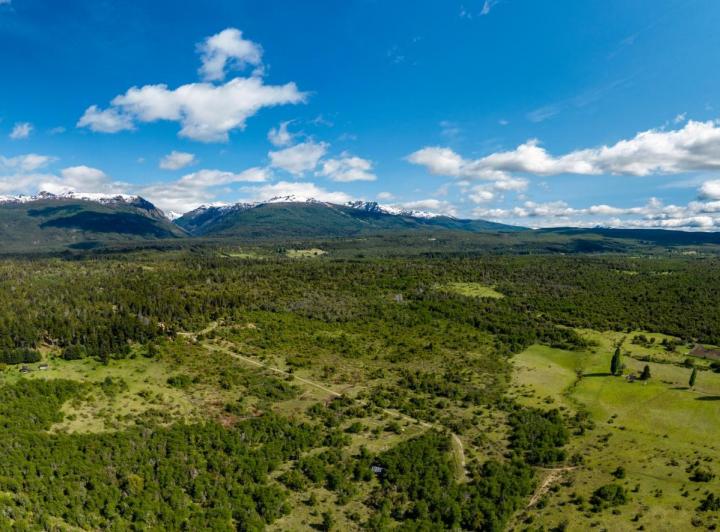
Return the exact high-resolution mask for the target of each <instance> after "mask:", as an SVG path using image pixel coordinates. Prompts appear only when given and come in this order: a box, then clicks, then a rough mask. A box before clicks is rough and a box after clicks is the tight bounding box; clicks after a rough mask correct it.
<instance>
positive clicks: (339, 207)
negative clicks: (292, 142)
mask: <svg viewBox="0 0 720 532" xmlns="http://www.w3.org/2000/svg"><path fill="white" fill-rule="evenodd" d="M175 223H177V224H178V225H179V226H180V227H182V228H183V229H185V230H186V231H187V232H188V233H190V234H191V235H196V236H243V237H252V238H255V237H266V238H267V237H272V236H292V237H296V236H348V235H355V234H360V233H368V232H378V231H387V230H393V231H408V230H414V229H425V230H430V229H447V230H456V229H459V230H464V231H487V230H497V231H506V230H511V229H509V226H504V225H502V224H493V223H491V222H485V221H482V220H459V219H456V218H453V217H451V216H447V215H443V214H438V213H434V212H427V211H417V210H411V209H406V208H403V207H400V206H391V205H380V204H378V203H377V202H365V201H352V202H347V203H344V204H337V203H332V202H327V201H322V200H319V199H317V198H311V197H300V196H280V197H275V198H271V199H268V200H263V201H258V202H253V203H236V204H234V205H218V204H215V205H203V206H201V207H198V208H197V209H195V210H192V211H190V212H187V213H185V214H184V215H183V216H181V217H180V218H178V219H177V220H176V221H175ZM513 229H514V228H513Z"/></svg>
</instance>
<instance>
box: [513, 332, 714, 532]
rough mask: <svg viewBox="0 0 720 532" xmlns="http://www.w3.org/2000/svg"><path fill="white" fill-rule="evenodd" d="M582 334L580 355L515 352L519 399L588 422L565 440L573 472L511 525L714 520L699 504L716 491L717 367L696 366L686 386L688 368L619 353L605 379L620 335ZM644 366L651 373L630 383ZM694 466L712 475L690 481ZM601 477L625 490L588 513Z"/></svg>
mask: <svg viewBox="0 0 720 532" xmlns="http://www.w3.org/2000/svg"><path fill="white" fill-rule="evenodd" d="M581 332H582V334H584V335H585V336H587V337H588V338H592V339H593V340H594V341H595V342H596V344H597V345H596V346H595V347H593V348H591V349H588V350H586V351H580V352H572V351H564V350H559V349H553V348H550V347H546V346H539V345H535V346H532V347H530V348H529V349H527V350H526V351H524V352H522V353H520V354H518V355H517V356H515V357H514V364H515V370H516V371H515V376H514V388H513V389H514V393H515V394H516V395H517V397H518V400H519V401H520V402H522V403H525V404H528V405H533V406H542V407H544V408H548V407H550V406H555V407H560V408H561V409H563V410H564V411H565V412H566V414H567V415H568V416H574V415H576V414H577V413H578V412H580V413H585V414H586V415H588V416H589V418H590V420H591V421H592V424H593V425H594V426H593V427H592V428H590V429H589V430H586V431H584V433H582V434H577V435H576V436H575V437H573V438H572V439H571V442H570V444H569V446H568V451H569V452H568V455H569V456H571V459H570V462H569V463H570V464H572V465H571V467H574V469H571V470H569V471H566V472H563V474H562V475H559V476H558V478H557V481H556V482H554V483H553V484H552V485H551V486H550V488H549V489H548V490H547V493H546V494H545V495H544V496H543V497H542V498H541V499H540V501H539V502H538V503H537V504H535V505H533V506H532V507H529V508H527V509H526V510H525V511H524V512H522V513H521V514H520V515H518V516H517V520H516V526H517V527H518V529H523V528H524V527H526V526H528V525H529V524H531V523H532V526H533V527H534V526H545V527H549V528H552V527H553V526H561V527H563V526H564V527H566V529H567V530H578V531H579V530H588V529H590V528H597V529H598V530H638V529H645V530H687V529H688V527H690V526H697V527H700V528H703V527H707V528H711V527H714V526H715V525H716V524H717V516H716V515H715V514H714V513H712V512H699V511H698V507H699V506H700V504H701V501H702V499H704V497H705V495H706V492H712V493H717V492H718V490H720V482H719V481H718V479H717V477H715V476H714V475H717V474H719V473H720V447H719V445H720V424H718V407H719V406H720V374H716V373H713V372H710V371H700V372H699V374H698V378H697V383H696V385H695V386H694V387H693V388H692V389H690V388H689V387H688V380H689V377H690V373H691V369H690V368H688V367H684V366H682V365H679V364H672V363H654V362H645V361H640V360H636V359H635V358H632V357H630V356H624V357H623V363H624V364H625V366H626V367H625V370H624V375H623V376H612V375H610V373H609V371H610V360H611V357H612V352H613V346H614V345H617V342H618V341H620V340H621V339H622V337H623V336H624V335H621V334H618V333H613V332H608V333H602V334H600V333H597V332H594V331H581ZM624 345H625V344H623V346H624ZM623 349H624V347H623ZM682 358H683V359H684V357H682ZM646 364H647V365H648V367H649V369H650V373H651V378H650V379H649V380H647V381H641V380H635V381H634V382H631V381H629V380H628V375H640V373H641V372H642V370H643V368H644V366H645V365H646ZM573 456H574V457H575V458H574V459H573V458H572V457H573ZM697 469H700V470H703V471H708V472H710V475H711V476H713V478H712V479H710V480H709V481H705V482H699V481H693V480H691V477H692V476H693V473H694V472H695V471H696V470H697ZM548 474H549V473H548ZM607 484H618V485H621V486H622V487H624V488H625V489H626V491H627V494H628V502H627V503H625V504H621V505H618V506H616V507H614V508H612V509H605V510H601V511H594V510H593V508H592V505H591V504H590V501H591V499H592V495H593V493H594V492H595V490H597V489H598V488H600V487H601V486H603V485H607Z"/></svg>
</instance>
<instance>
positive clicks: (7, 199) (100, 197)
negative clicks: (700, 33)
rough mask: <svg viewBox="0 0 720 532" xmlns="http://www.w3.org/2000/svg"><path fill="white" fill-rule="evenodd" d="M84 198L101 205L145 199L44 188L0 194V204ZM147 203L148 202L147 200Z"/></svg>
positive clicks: (129, 202) (127, 195) (128, 202)
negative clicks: (15, 193)
mask: <svg viewBox="0 0 720 532" xmlns="http://www.w3.org/2000/svg"><path fill="white" fill-rule="evenodd" d="M71 199H72V200H85V201H94V202H96V203H100V204H103V205H113V204H116V203H125V204H132V203H137V202H139V201H146V200H144V199H143V198H141V197H140V196H132V195H130V194H102V193H98V192H69V191H68V192H62V193H60V194H54V193H52V192H47V191H45V190H43V191H41V192H38V193H37V194H34V195H32V196H28V195H24V194H20V195H18V196H0V204H3V203H30V202H33V201H43V200H71ZM148 203H149V202H148Z"/></svg>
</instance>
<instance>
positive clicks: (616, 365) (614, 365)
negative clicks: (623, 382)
mask: <svg viewBox="0 0 720 532" xmlns="http://www.w3.org/2000/svg"><path fill="white" fill-rule="evenodd" d="M620 368H621V361H620V347H617V348H616V349H615V353H614V354H613V357H612V360H611V361H610V373H612V374H613V375H620Z"/></svg>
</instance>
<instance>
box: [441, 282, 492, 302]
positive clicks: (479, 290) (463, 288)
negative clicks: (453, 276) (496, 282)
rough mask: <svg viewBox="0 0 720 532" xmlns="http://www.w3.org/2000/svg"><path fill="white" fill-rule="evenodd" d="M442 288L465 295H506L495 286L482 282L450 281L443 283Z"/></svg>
mask: <svg viewBox="0 0 720 532" xmlns="http://www.w3.org/2000/svg"><path fill="white" fill-rule="evenodd" d="M442 288H443V289H444V290H447V291H448V292H453V293H455V294H460V295H461V296H465V297H490V298H493V299H500V298H503V297H505V296H504V295H503V294H501V293H500V292H498V291H496V290H495V289H494V288H493V287H491V286H485V285H484V284H480V283H448V284H446V285H443V287H442Z"/></svg>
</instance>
